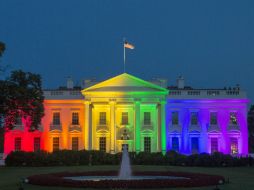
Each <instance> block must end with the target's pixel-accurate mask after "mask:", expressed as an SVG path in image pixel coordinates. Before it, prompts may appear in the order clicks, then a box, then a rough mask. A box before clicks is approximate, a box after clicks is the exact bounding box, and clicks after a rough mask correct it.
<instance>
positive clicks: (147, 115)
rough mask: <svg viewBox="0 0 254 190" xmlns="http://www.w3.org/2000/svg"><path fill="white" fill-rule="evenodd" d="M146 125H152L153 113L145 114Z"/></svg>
mask: <svg viewBox="0 0 254 190" xmlns="http://www.w3.org/2000/svg"><path fill="white" fill-rule="evenodd" d="M144 124H145V125H150V124H151V113H150V112H144Z"/></svg>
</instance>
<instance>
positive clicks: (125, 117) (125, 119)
mask: <svg viewBox="0 0 254 190" xmlns="http://www.w3.org/2000/svg"><path fill="white" fill-rule="evenodd" d="M128 123H129V121H128V112H122V125H128Z"/></svg>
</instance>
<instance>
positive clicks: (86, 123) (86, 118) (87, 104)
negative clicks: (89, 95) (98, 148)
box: [84, 101, 92, 150]
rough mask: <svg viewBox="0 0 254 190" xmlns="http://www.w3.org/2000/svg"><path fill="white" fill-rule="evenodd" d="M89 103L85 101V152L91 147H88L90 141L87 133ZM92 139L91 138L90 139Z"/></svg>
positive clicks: (88, 127)
mask: <svg viewBox="0 0 254 190" xmlns="http://www.w3.org/2000/svg"><path fill="white" fill-rule="evenodd" d="M90 103H91V102H90V101H85V134H84V135H85V136H84V138H85V140H84V142H85V149H86V150H90V149H91V145H90V143H89V142H90V140H89V137H90V135H89V133H90ZM90 138H92V137H90Z"/></svg>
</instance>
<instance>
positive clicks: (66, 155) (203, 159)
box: [5, 150, 254, 167]
mask: <svg viewBox="0 0 254 190" xmlns="http://www.w3.org/2000/svg"><path fill="white" fill-rule="evenodd" d="M129 155H130V161H131V164H133V165H173V166H203V167H229V166H231V167H232V166H248V165H252V164H253V163H254V160H253V158H251V157H233V156H231V155H226V154H222V153H218V152H217V153H213V154H211V155H210V154H206V153H202V154H193V155H189V156H186V155H182V154H179V153H176V152H174V151H169V152H167V153H166V155H163V154H162V153H145V152H140V153H138V154H136V153H133V152H130V153H129ZM120 162H121V153H118V154H109V153H105V152H101V151H86V150H80V151H72V150H61V151H56V152H53V153H49V152H45V151H39V152H23V151H17V152H11V153H10V154H9V155H8V156H7V158H6V160H5V163H6V165H7V166H62V165H64V166H73V165H118V164H120Z"/></svg>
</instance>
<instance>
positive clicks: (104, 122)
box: [99, 112, 106, 125]
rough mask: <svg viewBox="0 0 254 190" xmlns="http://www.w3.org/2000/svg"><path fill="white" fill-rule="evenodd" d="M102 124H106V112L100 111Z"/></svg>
mask: <svg viewBox="0 0 254 190" xmlns="http://www.w3.org/2000/svg"><path fill="white" fill-rule="evenodd" d="M99 117H100V125H106V112H100V116H99Z"/></svg>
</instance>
